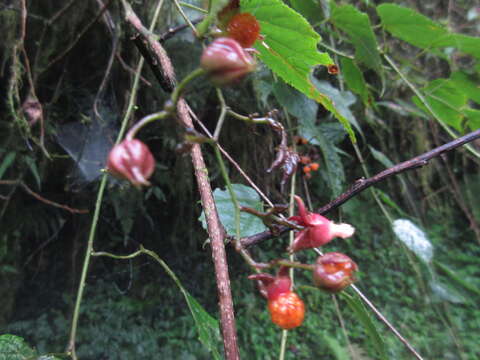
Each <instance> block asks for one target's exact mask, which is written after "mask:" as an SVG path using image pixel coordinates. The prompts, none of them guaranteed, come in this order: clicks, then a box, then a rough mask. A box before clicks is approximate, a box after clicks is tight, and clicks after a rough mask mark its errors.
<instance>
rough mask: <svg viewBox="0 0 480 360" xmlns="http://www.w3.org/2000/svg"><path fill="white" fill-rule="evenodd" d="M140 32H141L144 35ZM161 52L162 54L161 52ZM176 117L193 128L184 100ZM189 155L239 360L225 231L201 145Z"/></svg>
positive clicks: (164, 59)
mask: <svg viewBox="0 0 480 360" xmlns="http://www.w3.org/2000/svg"><path fill="white" fill-rule="evenodd" d="M122 4H123V5H124V7H125V10H126V12H128V14H127V17H126V20H127V21H129V22H130V21H137V22H138V23H136V24H132V25H134V26H135V28H136V29H137V30H138V31H139V32H140V34H141V35H143V36H145V37H146V38H147V39H148V40H149V41H153V40H154V39H153V37H152V36H151V34H150V33H145V32H144V31H143V30H142V29H145V28H144V27H143V25H142V23H141V22H140V19H139V18H138V17H137V16H136V14H135V13H134V12H133V9H132V8H131V7H130V6H129V4H128V3H126V1H125V0H122ZM140 30H142V31H143V33H142V31H140ZM155 40H156V39H155ZM155 43H156V44H158V42H157V41H155ZM149 44H150V42H149ZM150 45H152V44H150ZM158 46H159V47H160V48H161V46H160V44H158ZM161 49H162V50H163V48H161ZM153 50H154V49H153V48H152V52H151V55H152V56H154V57H155V59H156V60H157V61H158V62H159V63H160V64H161V65H162V67H163V66H164V64H169V65H168V66H171V62H170V59H169V57H168V55H167V54H166V53H159V52H155V51H153ZM163 51H164V50H163ZM162 70H163V72H165V71H166V70H165V69H162ZM171 71H172V72H171V76H172V79H174V71H173V67H172V68H171ZM177 114H178V117H179V119H180V121H181V122H182V123H183V125H184V126H186V127H187V128H192V127H193V121H192V118H191V116H190V112H189V107H188V105H187V103H186V102H185V100H184V99H183V98H180V99H179V100H178V106H177ZM190 154H191V158H192V163H193V167H194V170H195V177H196V179H197V183H198V188H199V192H200V198H201V201H202V207H203V209H204V212H205V214H206V220H207V228H208V234H209V236H210V240H211V247H212V258H213V262H214V266H215V277H216V283H217V290H218V297H219V304H220V320H221V325H222V335H223V344H224V349H225V358H226V359H227V360H238V359H240V355H239V352H238V345H237V332H236V328H235V316H234V310H233V300H232V294H231V288H230V278H229V274H228V265H227V258H226V253H225V246H224V239H225V231H224V229H223V226H222V224H221V222H220V219H219V216H218V212H217V209H216V206H215V201H214V199H213V194H212V188H211V186H210V182H209V178H208V174H207V172H206V169H207V167H206V165H205V161H204V159H203V155H202V152H201V149H200V145H199V144H193V146H192V149H191V153H190Z"/></svg>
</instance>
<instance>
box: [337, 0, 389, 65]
mask: <svg viewBox="0 0 480 360" xmlns="http://www.w3.org/2000/svg"><path fill="white" fill-rule="evenodd" d="M330 5H331V10H332V13H331V15H330V21H331V22H332V23H333V24H334V25H335V26H336V27H337V28H339V29H340V30H342V31H344V32H345V33H346V34H347V35H348V37H349V38H350V40H351V41H352V43H353V46H354V47H355V60H357V61H358V62H359V63H362V64H364V65H365V66H367V67H369V68H370V69H373V70H375V71H377V72H378V73H381V72H382V61H381V59H380V54H379V52H378V44H377V39H376V38H375V34H374V33H373V30H372V26H371V25H370V19H369V18H368V16H367V14H364V13H362V12H360V11H359V10H357V9H356V8H355V7H353V6H352V5H344V6H336V5H335V3H334V2H333V1H332V2H331V3H330Z"/></svg>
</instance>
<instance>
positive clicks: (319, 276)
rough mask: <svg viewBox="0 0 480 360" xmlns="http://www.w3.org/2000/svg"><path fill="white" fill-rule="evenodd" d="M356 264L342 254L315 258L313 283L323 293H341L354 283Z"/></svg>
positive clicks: (328, 254) (329, 254)
mask: <svg viewBox="0 0 480 360" xmlns="http://www.w3.org/2000/svg"><path fill="white" fill-rule="evenodd" d="M357 270H358V266H357V264H355V262H353V260H352V259H350V258H349V257H348V256H347V255H344V254H342V253H336V252H332V253H326V254H324V255H322V256H320V257H318V258H317V261H316V264H315V269H314V270H313V282H314V283H315V285H316V286H317V287H319V288H321V289H323V290H325V291H328V292H331V293H336V292H339V291H342V290H343V289H345V288H346V287H347V286H349V285H351V284H352V283H353V282H354V281H355V272H356V271H357Z"/></svg>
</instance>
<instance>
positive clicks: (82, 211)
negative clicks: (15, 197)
mask: <svg viewBox="0 0 480 360" xmlns="http://www.w3.org/2000/svg"><path fill="white" fill-rule="evenodd" d="M0 185H20V186H21V187H22V189H24V190H25V191H26V192H27V193H28V194H30V195H32V196H33V197H34V198H35V199H37V200H38V201H41V202H43V203H45V204H47V205H50V206H54V207H56V208H60V209H63V210H65V211H68V212H71V213H72V214H86V213H88V210H86V209H75V208H71V207H70V206H67V205H62V204H59V203H57V202H55V201H52V200H48V199H46V198H44V197H43V196H41V195H40V194H37V193H36V192H35V191H33V190H32V189H30V188H29V187H28V186H27V185H26V184H25V183H24V182H22V181H19V180H0Z"/></svg>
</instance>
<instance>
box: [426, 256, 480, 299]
mask: <svg viewBox="0 0 480 360" xmlns="http://www.w3.org/2000/svg"><path fill="white" fill-rule="evenodd" d="M433 264H434V265H435V267H436V268H437V269H438V270H439V271H440V273H442V274H444V275H446V276H447V277H448V278H449V279H450V280H452V281H453V282H454V283H455V284H457V285H459V286H460V287H461V288H463V289H465V290H468V291H469V292H470V293H472V294H474V295H477V296H480V289H479V288H478V287H476V286H475V285H472V282H471V281H469V280H468V279H464V278H463V277H462V276H461V275H459V274H457V273H456V272H455V271H453V270H452V269H450V268H449V267H448V266H446V265H444V264H442V263H441V262H439V261H436V260H433Z"/></svg>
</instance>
